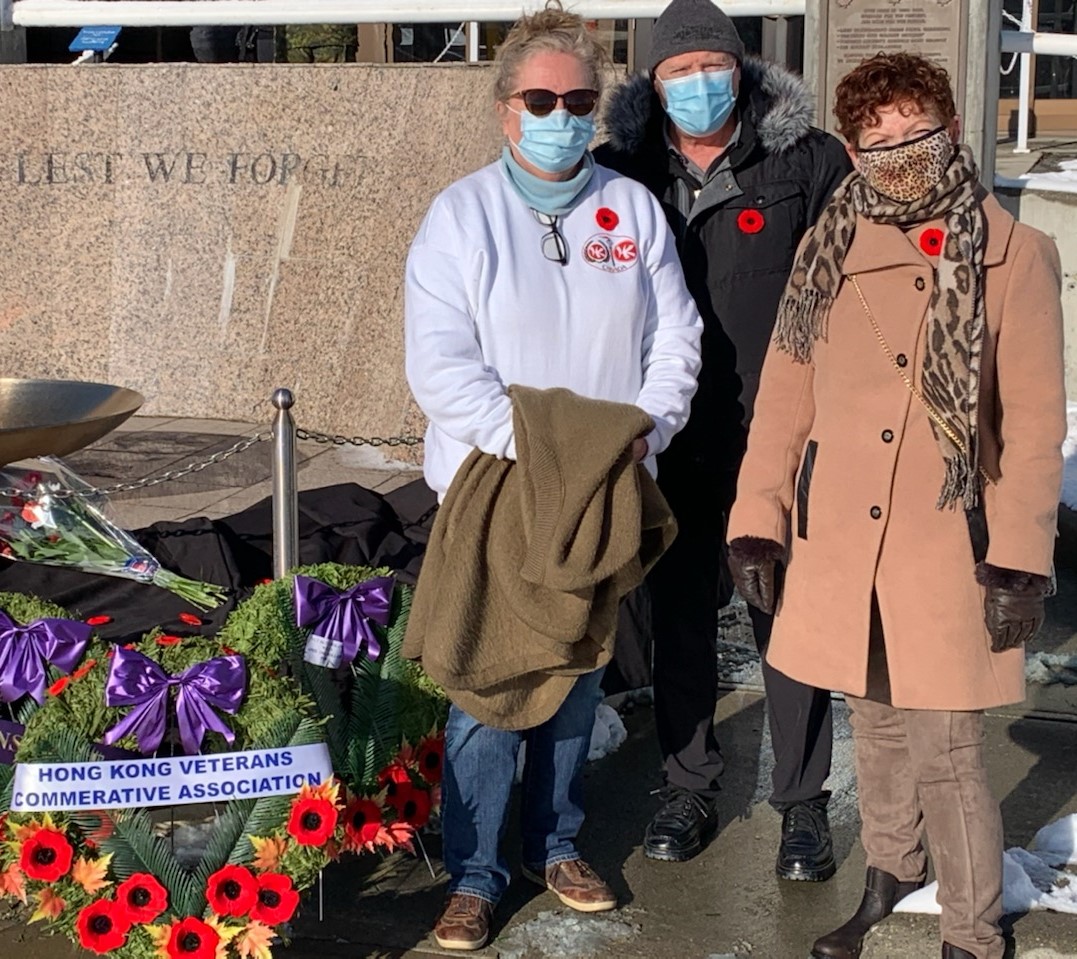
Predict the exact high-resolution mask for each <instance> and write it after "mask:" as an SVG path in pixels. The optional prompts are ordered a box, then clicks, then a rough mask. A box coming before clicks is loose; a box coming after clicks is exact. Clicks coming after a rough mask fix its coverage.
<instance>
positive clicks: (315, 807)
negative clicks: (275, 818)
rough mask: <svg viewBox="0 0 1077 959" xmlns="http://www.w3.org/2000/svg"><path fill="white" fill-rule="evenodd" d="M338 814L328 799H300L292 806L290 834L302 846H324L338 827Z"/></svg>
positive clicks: (289, 825)
mask: <svg viewBox="0 0 1077 959" xmlns="http://www.w3.org/2000/svg"><path fill="white" fill-rule="evenodd" d="M337 815H338V813H337V807H336V806H334V805H333V804H332V803H331V802H330V801H329V800H328V799H315V798H307V799H300V800H298V801H297V802H295V804H294V805H293V806H292V815H291V816H290V817H289V818H288V834H289V835H290V836H292V838H293V839H295V841H296V842H297V843H299V844H300V845H301V846H323V845H325V842H326V840H327V839H329V837H330V836H332V835H333V830H334V829H336V827H337Z"/></svg>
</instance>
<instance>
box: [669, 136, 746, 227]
mask: <svg viewBox="0 0 1077 959" xmlns="http://www.w3.org/2000/svg"><path fill="white" fill-rule="evenodd" d="M662 135H663V136H664V137H665V140H666V148H667V149H668V151H669V155H670V156H671V157H673V158H674V159H675V160H676V161H677V162H679V163H680V164H681V165H682V166H683V167H684V169H685V172H686V173H688V175H689V176H690V177H691V178H692V179H693V180H694V181H695V182H696V183H697V184H699V185H698V186H697V187H696V188H695V189H693V188H692V186H691V185H690V184H688V183H687V182H685V181H684V180H683V179H681V178H680V177H678V178H677V180H676V183H675V185H674V196H675V202H676V204H677V209H678V211H679V212H680V214H681V215H682V216H683V217H684V223H685V225H687V224H688V222H689V221H691V219H692V218H693V216H695V215H697V214H699V213H701V212H702V211H703V210H704V209H710V208H711V207H712V206H718V205H720V204H722V203H727V202H729V201H730V200H732V199H733V198H734V197H738V196H741V195H742V194H743V192H744V191H743V190H741V188H740V186H739V185H738V184H737V178H736V176H735V175H734V174H733V168H732V166H731V165H730V162H729V157H730V154H731V153H732V152H733V150H734V148H735V147H736V146H737V145H738V144H739V143H740V136H741V121H740V120H739V119H738V120H737V126H736V128H735V129H734V130H733V136H731V137H730V138H729V143H727V144H726V148H725V150H724V151H723V152H722V155H721V156H720V157H718V159H717V160H715V161H714V163H712V164H711V167H710V169H709V170H703V169H702V168H701V167H700V166H698V165H697V164H696V163H694V162H693V161H691V160H689V159H688V157H686V156H685V155H684V154H683V153H681V151H680V150H678V149H677V148H676V147H675V146H674V145H673V140H672V139H671V138H670V135H669V128H668V127H664V128H663V130H662ZM701 198H702V201H703V202H699V201H700V199H701Z"/></svg>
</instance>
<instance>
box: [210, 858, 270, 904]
mask: <svg viewBox="0 0 1077 959" xmlns="http://www.w3.org/2000/svg"><path fill="white" fill-rule="evenodd" d="M206 901H207V902H208V903H209V906H210V908H211V909H212V910H213V911H214V912H215V913H217V915H218V916H245V915H246V914H247V913H248V912H250V911H251V909H252V908H253V907H254V905H255V904H256V903H257V902H258V881H257V880H256V879H255V878H254V876H253V874H252V873H251V871H250V870H249V869H245V868H244V867H243V866H225V867H224V868H223V869H218V870H217V871H216V872H215V873H214V874H213V875H212V876H210V877H209V880H208V881H207V882H206Z"/></svg>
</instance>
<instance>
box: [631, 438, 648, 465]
mask: <svg viewBox="0 0 1077 959" xmlns="http://www.w3.org/2000/svg"><path fill="white" fill-rule="evenodd" d="M649 451H650V447H648V446H647V441H646V440H645V439H644V438H643V437H642V436H637V437H636V438H635V439H634V440H632V462H633V463H642V462H643V461H644V460H645V459H646V458H647V453H648V452H649Z"/></svg>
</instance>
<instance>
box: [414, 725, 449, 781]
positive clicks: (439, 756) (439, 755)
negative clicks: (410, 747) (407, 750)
mask: <svg viewBox="0 0 1077 959" xmlns="http://www.w3.org/2000/svg"><path fill="white" fill-rule="evenodd" d="M444 762H445V738H444V737H443V736H437V737H431V738H429V739H424V740H423V741H422V742H421V743H420V744H419V754H418V757H417V763H418V766H419V775H420V776H422V777H423V779H425V780H426V781H427V782H428V783H435V784H436V783H439V782H441V767H442V764H443V763H444Z"/></svg>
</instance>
